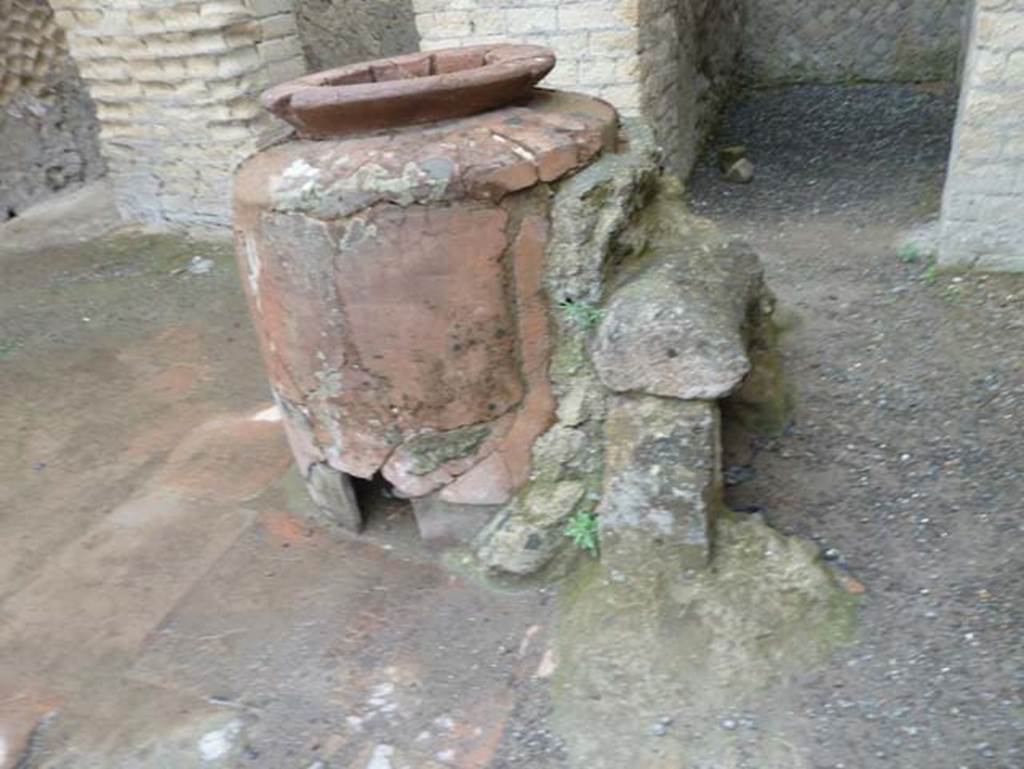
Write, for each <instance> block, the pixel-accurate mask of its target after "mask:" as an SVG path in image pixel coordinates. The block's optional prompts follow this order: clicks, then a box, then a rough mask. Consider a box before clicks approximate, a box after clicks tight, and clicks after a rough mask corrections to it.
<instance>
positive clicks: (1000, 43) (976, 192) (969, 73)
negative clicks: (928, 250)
mask: <svg viewBox="0 0 1024 769" xmlns="http://www.w3.org/2000/svg"><path fill="white" fill-rule="evenodd" d="M968 39H969V43H968V51H967V57H966V63H965V67H964V74H963V82H962V87H961V93H960V110H959V113H958V115H957V125H956V130H955V132H954V135H953V149H952V154H951V157H950V162H949V175H948V177H947V180H946V189H945V193H944V197H943V204H942V225H941V226H942V230H941V240H940V244H939V264H940V266H943V267H951V268H970V267H973V268H977V269H983V270H1005V271H1021V270H1024V228H1022V227H1021V222H1022V221H1024V136H1022V135H1021V126H1022V125H1024V3H1022V2H1020V0H977V3H976V7H975V9H974V14H973V18H972V19H971V28H970V34H969V38H968Z"/></svg>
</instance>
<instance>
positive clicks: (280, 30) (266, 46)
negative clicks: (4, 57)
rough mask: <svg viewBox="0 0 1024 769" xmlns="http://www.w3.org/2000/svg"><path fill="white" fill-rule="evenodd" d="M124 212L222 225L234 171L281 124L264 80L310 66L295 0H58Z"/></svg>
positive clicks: (144, 217)
mask: <svg viewBox="0 0 1024 769" xmlns="http://www.w3.org/2000/svg"><path fill="white" fill-rule="evenodd" d="M53 5H54V10H55V12H56V16H57V21H58V23H59V24H61V26H62V27H63V28H64V29H65V30H66V31H67V34H68V42H69V46H70V49H71V54H72V56H73V57H74V59H75V61H76V62H77V63H78V66H79V68H80V69H81V72H82V76H83V78H84V79H85V81H86V82H87V84H88V86H89V90H90V93H91V94H92V97H93V99H94V100H95V102H96V106H97V113H98V117H99V121H100V141H101V147H102V151H103V153H104V155H105V157H106V159H107V162H108V167H109V173H110V176H111V179H112V181H113V185H114V189H115V194H116V196H117V203H118V207H119V209H120V210H121V213H122V215H123V216H124V217H125V218H126V219H129V220H134V221H143V222H149V223H154V224H181V225H210V226H226V225H228V224H229V222H230V207H231V174H232V172H233V171H234V168H235V167H236V166H237V165H238V163H239V162H240V161H241V160H242V159H244V158H245V157H247V156H248V155H250V154H252V152H253V151H254V150H255V149H256V148H257V147H258V146H259V145H260V144H261V142H264V141H266V140H268V138H270V137H272V136H274V135H275V133H276V132H278V131H279V130H281V129H280V126H279V125H278V124H276V123H275V122H274V120H273V119H272V118H271V117H270V116H269V115H267V114H266V113H265V112H263V110H261V109H260V107H259V105H258V103H257V101H256V97H257V95H258V94H259V92H260V91H261V90H263V89H264V88H267V87H269V86H270V85H274V84H276V83H279V82H281V81H283V80H287V79H290V78H293V77H297V76H299V75H301V74H303V73H304V72H305V70H306V64H305V60H304V58H303V55H302V48H301V46H300V44H299V39H298V36H297V34H296V28H295V19H294V14H293V10H292V0H216V1H213V0H210V1H206V2H204V1H201V0H200V1H198V2H196V1H193V2H189V1H188V0H96V1H94V2H85V1H84V0H55V2H54V3H53Z"/></svg>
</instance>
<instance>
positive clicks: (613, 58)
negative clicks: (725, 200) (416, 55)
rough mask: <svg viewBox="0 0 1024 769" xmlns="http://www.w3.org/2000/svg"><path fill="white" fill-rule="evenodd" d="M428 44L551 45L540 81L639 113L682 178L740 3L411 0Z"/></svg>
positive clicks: (726, 73) (725, 69) (725, 82)
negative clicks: (550, 63)
mask: <svg viewBox="0 0 1024 769" xmlns="http://www.w3.org/2000/svg"><path fill="white" fill-rule="evenodd" d="M413 4H414V8H415V11H416V25H417V28H418V30H419V33H420V36H421V40H422V43H421V45H422V48H423V49H424V50H430V49H436V48H447V47H458V46H464V45H477V44H486V43H494V42H501V41H513V42H527V43H536V44H540V45H547V46H549V47H551V48H552V49H554V51H555V52H556V53H557V54H558V66H557V67H556V68H555V71H554V72H552V74H551V75H549V76H548V78H547V79H546V80H545V83H544V84H545V85H548V86H551V87H554V88H564V89H568V90H575V91H581V92H583V93H588V94H591V95H594V96H599V97H601V98H603V99H606V100H607V101H609V102H611V104H613V105H614V106H615V107H616V108H617V109H618V110H619V112H621V113H622V114H623V115H625V116H627V117H628V116H637V115H642V116H643V117H644V118H645V119H646V120H647V121H648V122H649V123H650V124H651V126H652V128H653V129H654V131H655V136H656V138H657V140H658V142H659V144H660V145H661V146H662V148H663V150H664V153H665V158H666V161H667V165H668V167H669V168H671V169H672V170H673V171H675V172H676V173H678V174H680V175H683V176H685V175H687V174H688V173H689V171H690V169H691V167H692V164H693V159H694V156H695V154H696V147H697V144H698V143H699V141H700V139H701V138H702V137H703V135H704V134H705V133H706V131H707V128H708V127H709V125H710V124H711V123H712V122H713V116H714V115H715V114H716V113H717V106H718V104H719V102H720V100H721V98H722V95H723V94H724V93H725V92H726V91H727V90H728V86H729V83H730V82H731V76H732V74H733V71H734V69H735V65H736V61H737V56H738V45H739V35H740V30H739V22H740V19H739V0H723V1H722V2H713V1H712V0H413Z"/></svg>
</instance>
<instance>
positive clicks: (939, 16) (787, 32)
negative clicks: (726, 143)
mask: <svg viewBox="0 0 1024 769" xmlns="http://www.w3.org/2000/svg"><path fill="white" fill-rule="evenodd" d="M966 7H967V0H889V1H887V2H880V1H879V0H743V9H744V16H745V19H744V35H743V73H744V75H745V76H746V77H747V78H748V79H749V80H751V81H753V82H756V83H778V82H840V81H844V80H881V81H893V80H951V79H952V78H953V77H954V75H955V72H956V66H957V58H958V55H959V51H960V43H961V40H960V29H961V24H962V19H963V16H964V12H965V9H966Z"/></svg>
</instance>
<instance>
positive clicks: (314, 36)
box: [295, 0, 420, 71]
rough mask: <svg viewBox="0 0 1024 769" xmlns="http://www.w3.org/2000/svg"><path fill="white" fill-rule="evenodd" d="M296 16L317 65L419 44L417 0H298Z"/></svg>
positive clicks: (356, 59) (319, 67)
mask: <svg viewBox="0 0 1024 769" xmlns="http://www.w3.org/2000/svg"><path fill="white" fill-rule="evenodd" d="M295 16H296V21H297V22H298V26H299V38H300V39H301V40H302V47H303V49H304V50H305V52H306V59H307V60H308V61H309V66H310V69H311V70H313V71H319V70H323V69H331V68H332V67H340V66H342V65H345V64H354V63H356V62H360V61H366V60H368V59H379V58H382V57H384V56H397V55H399V54H403V53H413V52H414V51H417V50H418V49H419V42H420V39H419V35H417V34H416V22H415V20H414V18H413V12H412V0H297V3H296V7H295Z"/></svg>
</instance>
